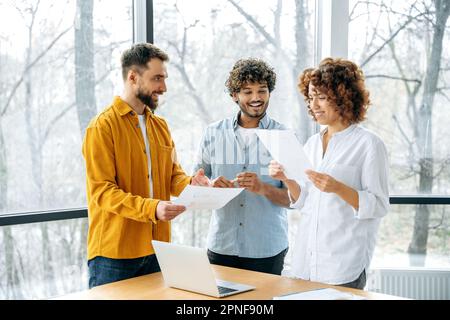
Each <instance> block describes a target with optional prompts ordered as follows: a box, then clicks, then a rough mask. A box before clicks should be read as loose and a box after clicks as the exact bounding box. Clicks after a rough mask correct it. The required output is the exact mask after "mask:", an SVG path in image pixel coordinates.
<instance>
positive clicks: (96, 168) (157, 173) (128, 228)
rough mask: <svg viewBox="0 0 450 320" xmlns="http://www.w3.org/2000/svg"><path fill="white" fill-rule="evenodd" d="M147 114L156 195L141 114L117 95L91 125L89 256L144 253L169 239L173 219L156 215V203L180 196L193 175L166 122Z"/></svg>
mask: <svg viewBox="0 0 450 320" xmlns="http://www.w3.org/2000/svg"><path fill="white" fill-rule="evenodd" d="M145 113H146V119H147V120H146V126H147V138H148V141H149V144H150V156H151V174H152V181H153V196H154V199H150V198H149V193H150V186H149V177H148V174H149V173H148V165H147V155H146V149H145V142H144V138H143V136H142V132H141V129H140V128H139V119H138V116H137V114H136V112H134V111H133V109H132V108H131V107H130V106H129V105H128V104H127V103H126V102H124V101H123V100H122V99H121V98H120V97H115V98H114V101H113V102H112V104H111V105H110V106H109V107H107V108H106V109H105V110H104V111H103V112H101V113H100V114H99V115H97V116H96V117H95V118H94V119H93V120H92V121H91V122H90V124H89V126H88V128H87V129H86V134H85V137H84V141H83V156H84V158H85V161H86V178H87V188H86V191H87V200H88V212H89V231H88V259H92V258H95V257H96V256H103V257H107V258H114V259H131V258H138V257H143V256H146V255H149V254H153V253H154V250H153V247H152V245H151V240H152V239H157V240H161V241H170V222H163V221H159V220H157V219H156V216H155V214H156V206H157V205H158V202H159V199H161V200H169V199H170V195H174V196H178V195H179V194H180V193H181V191H182V190H183V189H184V188H185V187H186V185H188V184H189V183H190V181H191V177H190V176H186V174H185V173H184V171H183V170H182V168H181V166H180V165H179V164H178V162H177V160H176V152H175V145H174V143H173V141H172V138H171V136H170V132H169V128H168V126H167V123H166V122H165V120H164V119H162V118H161V117H158V116H155V115H154V114H153V113H152V112H151V111H150V109H149V108H148V107H147V108H146V110H145ZM157 199H158V200H157Z"/></svg>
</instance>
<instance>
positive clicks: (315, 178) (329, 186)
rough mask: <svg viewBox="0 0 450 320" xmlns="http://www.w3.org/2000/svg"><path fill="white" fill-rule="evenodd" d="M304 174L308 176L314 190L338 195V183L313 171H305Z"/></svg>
mask: <svg viewBox="0 0 450 320" xmlns="http://www.w3.org/2000/svg"><path fill="white" fill-rule="evenodd" d="M305 173H306V175H307V176H308V178H309V180H311V181H312V183H313V184H314V185H315V186H316V188H317V189H319V190H320V191H323V192H331V193H338V191H339V189H340V188H341V186H342V184H341V183H340V182H339V181H337V180H336V179H334V178H333V177H332V176H330V175H328V174H325V173H320V172H317V171H313V170H306V171H305Z"/></svg>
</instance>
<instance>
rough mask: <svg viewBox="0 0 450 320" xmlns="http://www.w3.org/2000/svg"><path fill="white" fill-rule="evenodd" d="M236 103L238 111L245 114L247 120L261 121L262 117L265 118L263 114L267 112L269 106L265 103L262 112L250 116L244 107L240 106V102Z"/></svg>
mask: <svg viewBox="0 0 450 320" xmlns="http://www.w3.org/2000/svg"><path fill="white" fill-rule="evenodd" d="M236 103H237V104H238V106H239V109H241V112H242V113H243V114H245V115H246V116H247V117H249V118H259V119H261V118H262V117H264V116H265V114H266V112H267V108H268V106H269V102H267V103H266V104H265V106H264V107H263V111H261V113H257V114H251V113H250V112H248V111H247V109H246V107H245V106H243V105H242V104H241V102H240V101H237V102H236Z"/></svg>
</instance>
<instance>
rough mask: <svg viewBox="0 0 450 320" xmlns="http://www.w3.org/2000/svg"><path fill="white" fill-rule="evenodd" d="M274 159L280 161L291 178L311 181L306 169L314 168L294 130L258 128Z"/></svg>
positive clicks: (262, 140) (257, 131) (287, 175)
mask: <svg viewBox="0 0 450 320" xmlns="http://www.w3.org/2000/svg"><path fill="white" fill-rule="evenodd" d="M256 134H257V135H258V137H259V139H260V140H261V142H262V143H263V144H264V146H265V147H266V148H267V150H269V152H270V154H271V155H272V157H273V159H274V160H275V161H277V162H279V163H280V164H281V165H282V166H283V167H284V170H285V172H284V173H285V175H286V177H288V178H289V179H294V180H297V181H309V179H308V177H307V176H306V174H305V170H307V169H313V166H312V164H311V161H310V160H309V158H308V156H307V155H306V153H305V151H304V149H303V146H302V145H301V143H300V141H298V139H297V137H296V136H295V132H294V131H292V130H256Z"/></svg>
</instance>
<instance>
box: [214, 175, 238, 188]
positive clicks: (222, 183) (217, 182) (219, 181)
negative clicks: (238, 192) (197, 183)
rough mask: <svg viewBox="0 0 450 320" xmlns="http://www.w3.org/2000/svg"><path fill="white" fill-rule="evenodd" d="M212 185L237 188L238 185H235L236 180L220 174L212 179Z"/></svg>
mask: <svg viewBox="0 0 450 320" xmlns="http://www.w3.org/2000/svg"><path fill="white" fill-rule="evenodd" d="M212 186H213V187H214V188H235V187H236V186H235V185H234V182H233V181H231V180H228V179H227V178H225V177H224V176H220V177H217V178H215V179H214V180H213V181H212Z"/></svg>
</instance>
